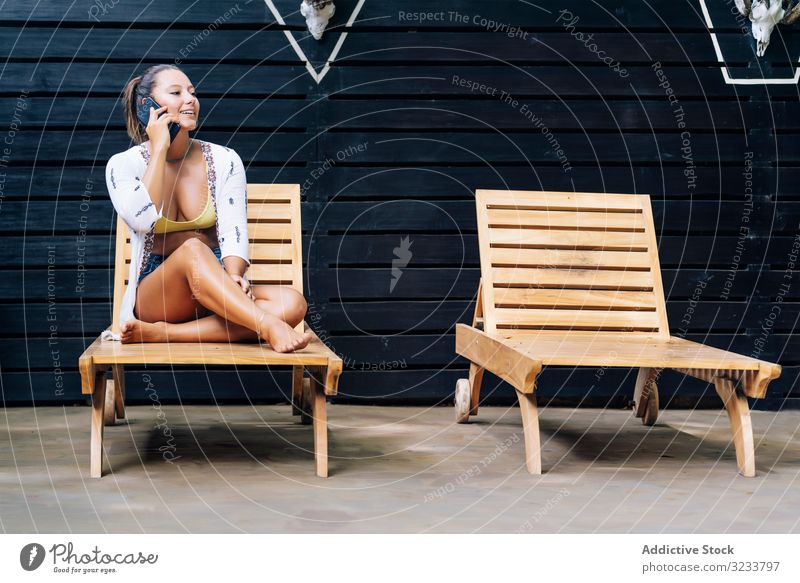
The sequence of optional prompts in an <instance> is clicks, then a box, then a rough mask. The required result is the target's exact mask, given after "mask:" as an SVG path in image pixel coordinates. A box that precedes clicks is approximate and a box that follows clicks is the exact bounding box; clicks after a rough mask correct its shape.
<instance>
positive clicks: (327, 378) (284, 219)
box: [79, 184, 342, 478]
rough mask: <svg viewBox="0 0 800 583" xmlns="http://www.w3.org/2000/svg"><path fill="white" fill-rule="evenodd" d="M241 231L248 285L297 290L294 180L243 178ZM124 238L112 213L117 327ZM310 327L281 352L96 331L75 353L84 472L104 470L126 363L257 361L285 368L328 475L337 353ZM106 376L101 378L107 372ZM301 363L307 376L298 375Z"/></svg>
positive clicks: (120, 412) (125, 260)
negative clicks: (86, 410)
mask: <svg viewBox="0 0 800 583" xmlns="http://www.w3.org/2000/svg"><path fill="white" fill-rule="evenodd" d="M247 192H248V233H249V237H250V241H251V244H250V260H251V265H250V267H249V269H248V272H247V277H248V279H249V280H250V282H251V283H252V284H253V285H259V284H275V285H291V286H293V287H294V288H295V289H296V290H298V291H299V292H301V293H302V292H303V266H302V256H303V254H302V239H301V224H300V187H299V185H297V184H250V185H248V187H247ZM130 255H131V245H130V238H129V236H128V230H127V226H126V225H125V222H124V221H123V220H122V219H121V218H119V217H118V218H117V240H116V256H115V262H114V308H113V310H114V311H113V314H114V316H113V317H114V321H113V322H112V324H111V327H110V329H111V330H112V331H113V332H115V333H118V332H119V326H120V322H119V321H118V320H117V319H118V318H119V307H120V304H121V302H122V296H123V293H124V292H125V287H126V286H127V284H128V280H127V277H128V265H129V264H130ZM304 329H305V330H307V331H309V332H311V334H312V340H311V342H310V344H309V345H308V346H307V347H306V348H304V349H303V350H300V351H297V352H294V353H289V354H281V353H277V352H275V351H273V350H272V349H271V348H270V347H269V345H268V344H266V343H255V342H253V343H203V344H197V343H175V342H170V343H168V344H157V343H146V344H122V343H120V342H117V341H113V340H103V339H102V337H98V338H97V340H95V341H94V342H93V343H92V344H91V345H90V346H89V347H88V348H87V349H86V351H85V352H84V353H83V355H82V356H81V357H80V359H79V368H80V372H81V383H82V392H83V393H84V394H88V395H92V430H91V456H90V457H91V460H90V463H91V465H90V469H91V476H92V477H95V478H99V477H101V476H102V472H103V427H104V425H113V424H114V419H115V417H118V418H123V417H124V416H125V405H124V402H125V382H124V381H125V377H124V375H123V369H124V367H125V365H126V364H137V365H140V364H148V365H154V364H204V365H219V364H225V365H228V364H229V365H264V366H272V365H274V366H279V365H280V366H291V367H292V371H293V374H292V379H293V380H292V403H293V412H294V413H295V414H297V415H300V418H301V422H302V423H304V424H306V423H313V432H314V452H315V457H316V472H317V475H318V476H321V477H327V475H328V438H327V415H326V407H325V398H326V396H327V395H335V394H336V391H337V387H338V380H339V374H340V373H341V372H342V360H341V359H340V358H339V357H338V356H336V354H334V353H333V351H331V350H330V349H329V348H328V347H327V346H326V345H325V344H324V343H322V342H321V341H320V339H319V338H318V337H317V336H316V334H314V332H313V330H311V328H310V326H308V324H307V323H306V322H301V323H300V324H298V326H297V330H298V331H302V330H304ZM109 369H111V370H112V379H111V380H108V381H107V382H106V379H105V375H106V372H107V371H108V370H109ZM304 369H305V370H307V371H308V373H309V378H305V379H304V378H303V371H304Z"/></svg>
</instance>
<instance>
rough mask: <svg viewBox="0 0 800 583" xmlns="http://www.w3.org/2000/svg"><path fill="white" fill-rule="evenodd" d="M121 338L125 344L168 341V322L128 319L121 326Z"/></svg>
mask: <svg viewBox="0 0 800 583" xmlns="http://www.w3.org/2000/svg"><path fill="white" fill-rule="evenodd" d="M120 340H121V341H122V343H123V344H130V343H133V342H166V341H167V323H166V322H142V321H141V320H135V319H134V320H128V321H127V322H123V323H122V326H120Z"/></svg>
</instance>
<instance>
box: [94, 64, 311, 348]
mask: <svg viewBox="0 0 800 583" xmlns="http://www.w3.org/2000/svg"><path fill="white" fill-rule="evenodd" d="M123 105H124V110H125V121H126V125H127V130H128V135H129V136H130V137H131V138H132V139H133V141H134V142H135V143H136V145H135V146H133V147H132V148H129V149H128V150H126V151H124V152H120V153H118V154H115V155H114V156H112V157H111V159H110V160H109V162H108V165H107V166H106V182H107V185H108V192H109V195H110V196H111V200H112V202H113V204H114V208H115V209H116V211H117V213H118V214H119V215H120V216H121V217H122V218H123V220H124V221H125V223H126V224H127V225H128V228H129V230H130V236H131V265H130V269H129V274H128V288H127V289H126V290H125V295H124V297H123V301H122V306H121V308H120V310H121V312H120V317H119V321H120V322H122V325H121V327H120V335H119V340H121V341H122V342H123V343H127V342H169V341H176V342H235V341H248V340H259V339H264V340H267V341H268V342H269V343H270V345H271V346H272V347H273V348H274V349H275V350H277V351H279V352H290V351H292V350H297V349H300V348H303V347H305V346H306V345H307V344H308V342H309V340H310V335H309V334H308V333H305V334H302V335H301V334H300V333H298V332H296V331H295V330H294V329H293V327H294V326H295V325H297V324H298V323H299V322H301V321H302V320H303V317H304V316H305V313H306V306H307V304H306V301H305V299H304V298H303V296H302V294H300V293H299V292H297V291H296V290H294V289H293V288H290V287H285V286H270V285H259V286H251V285H250V282H249V281H248V280H247V278H246V277H245V271H246V270H247V267H248V266H249V265H250V259H249V255H248V247H249V240H248V233H247V179H246V177H245V171H244V165H243V164H242V160H241V158H240V157H239V155H238V154H237V153H236V152H234V151H233V150H232V149H230V148H227V147H224V146H220V145H217V144H212V143H210V142H204V141H201V140H196V139H192V138H190V137H189V132H190V131H193V130H195V129H196V128H197V125H198V119H199V115H200V101H199V99H198V97H197V94H196V92H195V87H194V85H192V83H191V81H190V80H189V78H188V77H187V76H186V75H185V74H184V73H183V71H181V70H180V69H179V68H178V67H177V66H175V65H171V64H163V65H154V66H152V67H150V68H148V69H147V70H146V71H145V72H144V74H143V75H141V76H140V77H136V78H134V79H132V80H131V81H129V82H128V84H127V86H126V87H125V91H124V94H123ZM170 126H172V128H170ZM171 130H172V131H171ZM217 201H224V202H221V203H220V204H218V203H217Z"/></svg>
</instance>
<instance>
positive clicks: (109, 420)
mask: <svg viewBox="0 0 800 583" xmlns="http://www.w3.org/2000/svg"><path fill="white" fill-rule="evenodd" d="M116 392H117V391H115V390H114V379H106V400H105V406H104V407H103V425H106V426H110V425H114V422H115V421H116V420H117V418H116V412H115V411H114V404H115V402H116V399H115V398H114V394H115V393H116Z"/></svg>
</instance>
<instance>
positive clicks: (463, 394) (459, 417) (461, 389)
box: [455, 379, 472, 423]
mask: <svg viewBox="0 0 800 583" xmlns="http://www.w3.org/2000/svg"><path fill="white" fill-rule="evenodd" d="M471 399H472V390H471V389H470V386H469V379H458V380H457V381H456V398H455V404H456V423H467V422H468V421H469V409H470V400H471Z"/></svg>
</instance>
